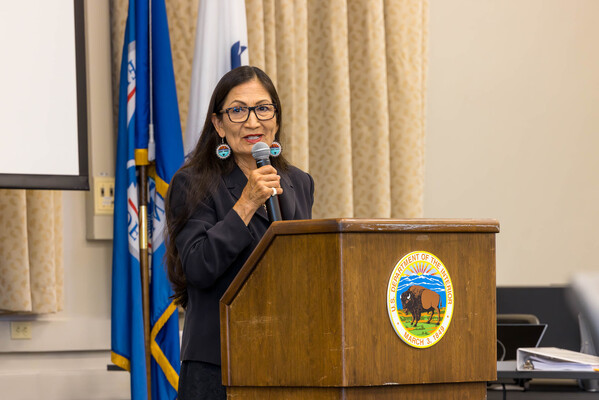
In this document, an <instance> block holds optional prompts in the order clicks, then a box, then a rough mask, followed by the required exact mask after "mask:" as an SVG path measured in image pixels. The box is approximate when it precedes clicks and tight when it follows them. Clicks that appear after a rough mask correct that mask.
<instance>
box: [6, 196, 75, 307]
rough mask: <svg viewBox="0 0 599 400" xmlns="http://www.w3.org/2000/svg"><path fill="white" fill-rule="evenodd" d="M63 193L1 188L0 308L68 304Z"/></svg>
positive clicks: (61, 305)
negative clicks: (64, 281) (65, 279)
mask: <svg viewBox="0 0 599 400" xmlns="http://www.w3.org/2000/svg"><path fill="white" fill-rule="evenodd" d="M62 225H63V224H62V193H61V192H54V191H40V190H27V191H25V190H0V226H1V227H2V230H0V311H2V312H7V311H8V312H31V313H37V314H40V313H51V312H57V311H60V310H62V308H63V303H64V300H63V264H62V260H63V256H62V251H63V250H62V248H63V247H62V246H63V233H62Z"/></svg>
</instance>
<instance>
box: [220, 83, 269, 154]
mask: <svg viewBox="0 0 599 400" xmlns="http://www.w3.org/2000/svg"><path fill="white" fill-rule="evenodd" d="M261 104H272V99H271V98H270V95H269V94H268V92H267V91H266V89H265V88H264V86H262V83H260V81H258V80H257V79H253V80H251V81H248V82H245V83H242V84H240V85H238V86H235V87H234V88H233V89H231V91H230V92H229V94H228V95H227V97H226V98H225V102H224V104H223V108H222V109H223V110H226V109H227V108H230V107H253V106H257V105H261ZM212 124H213V125H214V127H215V128H216V131H217V132H218V135H219V136H220V137H221V138H226V139H227V143H228V144H229V146H230V147H231V150H233V155H234V156H235V159H236V160H237V161H238V163H239V160H240V159H248V160H249V159H252V160H253V158H252V147H253V146H254V144H256V143H258V142H264V143H266V144H267V145H269V146H270V145H271V144H272V142H273V141H274V140H275V134H276V133H277V131H278V130H279V124H278V121H277V117H276V116H275V117H274V118H271V119H269V120H266V121H261V120H259V119H258V118H257V117H256V114H255V112H254V111H251V112H250V114H249V118H248V119H247V121H245V122H242V123H238V122H231V120H230V119H229V116H228V115H227V114H226V113H224V114H222V115H221V116H220V118H219V117H218V116H216V115H213V116H212Z"/></svg>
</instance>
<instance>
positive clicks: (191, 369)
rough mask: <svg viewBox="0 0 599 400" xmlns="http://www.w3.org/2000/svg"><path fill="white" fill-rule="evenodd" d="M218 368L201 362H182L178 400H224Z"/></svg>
mask: <svg viewBox="0 0 599 400" xmlns="http://www.w3.org/2000/svg"><path fill="white" fill-rule="evenodd" d="M226 398H227V392H226V391H225V387H224V386H223V384H222V377H221V372H220V367H219V366H218V365H214V364H210V363H206V362H202V361H183V363H182V364H181V372H180V373H179V394H178V400H226Z"/></svg>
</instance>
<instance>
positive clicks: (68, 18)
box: [0, 0, 89, 190]
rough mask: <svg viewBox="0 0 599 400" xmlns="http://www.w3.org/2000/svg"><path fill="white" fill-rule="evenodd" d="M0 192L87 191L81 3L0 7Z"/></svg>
mask: <svg viewBox="0 0 599 400" xmlns="http://www.w3.org/2000/svg"><path fill="white" fill-rule="evenodd" d="M0 52H1V53H0V54H2V62H1V63H0V88H2V90H1V92H0V188H21V189H68V190H87V189H88V188H89V183H88V161H87V106H86V103H87V100H86V97H87V96H86V85H85V79H86V72H85V34H84V13H83V0H75V1H74V0H53V1H47V0H29V1H2V2H0Z"/></svg>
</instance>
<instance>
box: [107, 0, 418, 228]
mask: <svg viewBox="0 0 599 400" xmlns="http://www.w3.org/2000/svg"><path fill="white" fill-rule="evenodd" d="M200 1H205V0H200ZM206 1H207V0H206ZM245 1H246V14H247V26H248V46H249V57H250V64H252V65H255V66H258V67H260V68H262V69H263V70H264V71H266V73H267V74H268V75H269V76H270V77H271V78H272V79H273V81H274V82H275V84H276V87H277V90H278V92H279V95H280V97H281V101H282V104H283V124H282V129H283V135H284V139H283V146H284V150H283V151H284V152H285V154H286V156H287V157H288V159H289V160H290V161H291V162H292V163H293V164H294V165H296V166H298V167H299V168H302V169H304V170H306V171H308V172H310V174H312V176H313V177H314V180H315V183H316V191H315V204H314V210H313V216H314V217H315V218H332V217H356V218H413V217H421V216H422V214H423V209H422V207H423V191H424V138H425V105H426V98H425V95H426V70H427V39H428V1H427V0H327V1H321V0H245ZM126 5H127V2H126V0H111V16H112V32H113V66H114V67H115V68H114V69H113V76H114V77H115V79H114V86H113V88H114V93H115V96H116V93H118V86H117V77H118V66H119V65H120V52H121V51H122V40H123V34H124V25H125V19H126V14H127V10H126ZM166 6H167V12H168V17H169V28H170V35H171V45H172V48H173V63H174V67H175V78H176V82H177V91H178V97H179V108H180V112H181V122H182V126H183V130H185V122H186V120H187V113H188V106H189V86H190V80H191V63H192V59H193V49H194V40H195V24H196V16H197V8H198V0H192V1H185V0H166ZM215 34H216V32H215ZM115 99H116V97H115ZM117 107H118V104H117V103H116V101H115V110H117V109H118V108H117ZM115 112H116V111H115ZM115 121H116V118H115Z"/></svg>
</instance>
